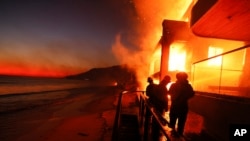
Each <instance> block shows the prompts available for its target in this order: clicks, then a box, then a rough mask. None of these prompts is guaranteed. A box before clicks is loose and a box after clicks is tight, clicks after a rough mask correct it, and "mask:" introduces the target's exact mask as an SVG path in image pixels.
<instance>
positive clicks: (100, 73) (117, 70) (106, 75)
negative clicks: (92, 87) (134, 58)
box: [66, 66, 136, 85]
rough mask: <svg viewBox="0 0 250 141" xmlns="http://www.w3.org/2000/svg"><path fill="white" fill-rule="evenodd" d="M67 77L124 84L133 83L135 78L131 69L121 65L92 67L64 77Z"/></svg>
mask: <svg viewBox="0 0 250 141" xmlns="http://www.w3.org/2000/svg"><path fill="white" fill-rule="evenodd" d="M66 78H68V79H81V80H86V81H96V82H104V83H110V82H111V83H117V84H118V85H124V84H127V83H135V82H136V78H135V74H134V72H133V71H132V70H129V69H128V68H125V67H122V66H112V67H106V68H93V69H91V70H89V71H87V72H84V73H80V74H77V75H71V76H68V77H66Z"/></svg>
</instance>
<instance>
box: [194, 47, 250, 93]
mask: <svg viewBox="0 0 250 141" xmlns="http://www.w3.org/2000/svg"><path fill="white" fill-rule="evenodd" d="M249 47H250V45H245V46H242V47H239V48H236V49H233V50H231V51H227V52H224V53H222V54H218V55H216V56H213V57H210V58H206V59H203V60H200V61H197V62H194V63H193V64H192V78H193V80H192V85H193V87H194V89H195V90H196V91H199V92H206V93H216V94H220V95H231V96H237V97H248V98H250V96H249V94H248V93H249V92H250V85H249V83H250V81H249V79H248V78H249V77H250V73H249V69H250V67H249V66H250V60H249V59H250V49H249Z"/></svg>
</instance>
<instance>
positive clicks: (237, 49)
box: [193, 44, 250, 65]
mask: <svg viewBox="0 0 250 141" xmlns="http://www.w3.org/2000/svg"><path fill="white" fill-rule="evenodd" d="M248 47H250V44H248V45H245V46H242V47H239V48H236V49H233V50H230V51H227V52H224V53H221V54H218V55H215V56H212V57H209V58H206V59H202V60H200V61H197V62H194V63H193V65H194V64H197V63H200V62H204V61H207V60H210V59H213V58H216V57H219V56H223V55H226V54H229V53H232V52H235V51H239V50H242V49H245V48H248Z"/></svg>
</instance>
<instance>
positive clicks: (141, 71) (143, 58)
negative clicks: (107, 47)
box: [112, 0, 195, 89]
mask: <svg viewBox="0 0 250 141" xmlns="http://www.w3.org/2000/svg"><path fill="white" fill-rule="evenodd" d="M194 2H195V1H193V0H180V1H176V0H157V1H154V0H143V1H142V0H134V4H135V10H136V14H137V15H138V17H137V19H136V20H137V21H138V22H137V23H132V24H133V28H132V31H131V32H132V35H131V36H132V37H134V38H133V39H134V43H135V44H136V46H138V50H136V52H135V51H133V50H131V49H130V47H129V46H126V45H125V44H123V43H122V42H121V38H122V35H121V34H119V35H118V36H117V37H118V38H117V40H116V42H115V43H114V44H113V46H112V49H113V52H114V53H115V54H116V57H117V58H118V60H120V62H121V63H125V64H128V65H129V67H131V68H133V69H135V70H136V73H137V78H138V79H139V82H140V84H141V88H142V89H144V88H145V87H146V85H147V83H146V82H147V81H146V79H147V77H148V76H151V75H153V74H155V73H157V72H159V71H160V60H161V49H160V47H159V41H160V39H161V36H162V22H163V20H164V19H171V20H177V21H187V19H188V18H189V12H190V10H191V7H192V5H193V4H194ZM135 35H136V36H135ZM174 46H176V44H175V45H174ZM175 48H177V47H175ZM177 50H178V51H177ZM177 50H174V51H173V52H174V53H176V54H179V55H180V56H181V58H182V59H181V60H183V59H184V58H185V53H183V52H180V49H177ZM176 64H177V63H174V62H173V63H171V65H172V66H175V67H171V68H173V69H178V70H183V69H184V68H185V64H183V63H182V64H181V66H178V67H177V66H176ZM156 81H157V82H158V80H155V82H156Z"/></svg>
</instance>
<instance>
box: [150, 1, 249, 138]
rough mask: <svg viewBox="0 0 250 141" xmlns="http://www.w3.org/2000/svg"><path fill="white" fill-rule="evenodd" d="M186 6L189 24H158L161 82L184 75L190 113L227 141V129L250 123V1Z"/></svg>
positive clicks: (207, 129) (180, 21)
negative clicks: (189, 94) (192, 93)
mask: <svg viewBox="0 0 250 141" xmlns="http://www.w3.org/2000/svg"><path fill="white" fill-rule="evenodd" d="M191 4H194V3H191ZM189 7H191V10H190V9H187V10H190V11H187V12H186V13H189V14H185V15H184V16H187V17H183V19H190V20H171V19H165V20H164V21H163V23H162V26H163V32H162V33H163V34H162V38H161V45H162V49H161V60H160V75H159V79H162V78H163V77H164V76H165V75H167V74H168V75H170V76H171V77H172V78H175V74H176V72H178V71H186V72H188V74H189V80H190V82H191V83H192V85H193V87H194V89H195V91H196V96H195V98H194V99H193V100H192V101H191V103H190V107H191V110H192V111H194V112H196V113H197V114H198V115H201V117H202V118H203V120H204V125H203V126H204V127H203V128H204V130H206V131H207V132H209V133H210V134H212V135H213V136H216V137H217V138H219V139H221V140H228V138H229V136H228V134H229V133H228V130H229V127H230V125H232V124H249V123H250V121H249V118H250V115H249V114H248V112H247V109H248V107H249V100H250V94H249V93H250V85H249V82H250V80H249V77H250V76H249V75H250V74H249V66H250V64H249V63H250V62H249V56H250V54H249V53H250V49H249V47H250V45H249V43H250V42H249V41H250V33H249V32H248V31H249V30H250V24H249V22H250V1H246V0H239V1H235V0H198V1H197V2H195V4H194V5H192V6H191V5H190V6H189ZM153 63H154V62H153ZM236 107H237V108H236ZM239 109H240V110H239Z"/></svg>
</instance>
